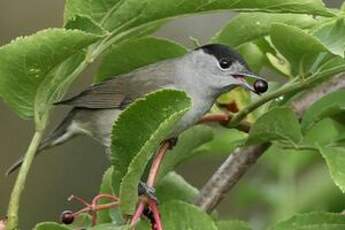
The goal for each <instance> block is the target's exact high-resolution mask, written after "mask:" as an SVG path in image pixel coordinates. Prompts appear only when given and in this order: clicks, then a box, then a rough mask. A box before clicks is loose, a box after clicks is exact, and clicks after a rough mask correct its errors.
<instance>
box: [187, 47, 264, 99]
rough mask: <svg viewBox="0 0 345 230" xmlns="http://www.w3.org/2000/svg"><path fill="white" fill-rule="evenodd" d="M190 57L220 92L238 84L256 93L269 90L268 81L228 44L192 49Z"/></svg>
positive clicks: (195, 66) (200, 73) (201, 73)
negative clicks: (258, 74)
mask: <svg viewBox="0 0 345 230" xmlns="http://www.w3.org/2000/svg"><path fill="white" fill-rule="evenodd" d="M189 58H190V59H192V63H193V66H194V68H196V69H197V72H198V73H199V76H202V77H203V78H206V82H207V84H209V85H210V86H212V88H214V89H216V90H218V91H219V92H226V91H227V90H230V89H232V88H234V87H236V86H242V87H244V88H246V89H248V90H250V91H252V92H254V93H256V94H261V93H264V92H266V91H267V88H268V85H267V82H266V81H265V80H264V79H263V78H261V77H259V76H257V75H256V74H254V73H253V72H251V71H250V69H249V67H248V65H247V63H246V62H245V60H244V59H243V58H242V57H241V55H240V54H239V53H237V52H236V51H234V50H233V49H231V48H229V47H228V46H225V45H221V44H208V45H204V46H201V47H198V48H197V49H195V50H193V51H191V52H190V54H189ZM250 79H251V80H250ZM204 80H205V79H204ZM204 82H205V81H204ZM250 82H251V83H250Z"/></svg>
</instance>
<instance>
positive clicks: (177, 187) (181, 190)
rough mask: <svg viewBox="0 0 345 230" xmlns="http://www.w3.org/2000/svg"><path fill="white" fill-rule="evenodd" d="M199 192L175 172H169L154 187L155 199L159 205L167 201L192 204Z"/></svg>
mask: <svg viewBox="0 0 345 230" xmlns="http://www.w3.org/2000/svg"><path fill="white" fill-rule="evenodd" d="M198 193H199V191H198V189H196V188H195V187H193V186H192V185H190V184H189V183H188V182H187V181H185V179H184V178H183V177H182V176H180V175H178V174H177V173H175V172H170V173H168V174H167V175H166V176H164V178H163V179H162V180H160V181H159V183H158V185H157V187H156V194H157V198H158V200H159V201H160V202H161V203H164V202H167V201H169V200H182V201H185V202H188V203H193V201H194V200H195V198H196V196H197V195H198Z"/></svg>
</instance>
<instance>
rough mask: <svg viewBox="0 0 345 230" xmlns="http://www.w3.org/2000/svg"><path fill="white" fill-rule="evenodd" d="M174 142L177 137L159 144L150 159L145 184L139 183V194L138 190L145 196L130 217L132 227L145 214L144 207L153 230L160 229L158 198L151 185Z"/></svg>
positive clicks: (153, 183)
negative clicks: (149, 212) (147, 211)
mask: <svg viewBox="0 0 345 230" xmlns="http://www.w3.org/2000/svg"><path fill="white" fill-rule="evenodd" d="M176 142H177V138H171V139H168V140H165V141H163V142H162V143H161V146H160V148H159V150H158V152H157V153H156V155H155V157H154V159H153V161H152V165H151V169H150V173H149V176H148V178H147V181H146V184H144V183H140V184H139V194H140V193H141V191H140V190H142V193H144V194H146V196H144V199H141V200H140V202H139V204H138V206H137V209H136V211H135V213H134V214H133V216H132V219H131V226H132V227H133V226H134V225H135V224H136V223H137V222H138V221H139V220H140V217H141V216H142V215H143V214H144V215H145V208H146V210H147V209H148V210H150V211H151V212H152V215H151V214H150V215H149V216H147V215H145V216H146V217H148V218H149V219H150V221H151V223H152V229H154V230H161V229H162V224H161V219H160V214H159V210H158V200H157V198H156V196H155V194H154V188H153V186H154V185H155V182H156V179H157V175H158V172H159V167H160V165H161V162H162V160H163V158H164V156H165V153H166V152H167V151H168V150H169V149H172V148H173V147H174V145H176ZM145 198H146V199H145Z"/></svg>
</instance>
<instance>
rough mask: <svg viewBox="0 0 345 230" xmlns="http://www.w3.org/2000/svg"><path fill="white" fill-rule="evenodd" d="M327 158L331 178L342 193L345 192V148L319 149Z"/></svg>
mask: <svg viewBox="0 0 345 230" xmlns="http://www.w3.org/2000/svg"><path fill="white" fill-rule="evenodd" d="M319 149H320V153H321V155H322V156H323V158H325V160H326V163H327V166H328V169H329V171H330V174H331V177H332V179H333V181H334V182H335V184H336V185H337V186H338V187H339V188H340V190H341V191H342V192H345V168H344V165H345V149H344V147H319Z"/></svg>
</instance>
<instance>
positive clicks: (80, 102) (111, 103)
mask: <svg viewBox="0 0 345 230" xmlns="http://www.w3.org/2000/svg"><path fill="white" fill-rule="evenodd" d="M125 82H126V81H125V80H124V79H112V80H108V81H105V82H103V83H100V84H97V85H93V86H91V87H89V88H87V89H86V90H85V91H83V92H81V93H80V94H78V95H77V96H74V97H71V98H68V99H66V100H62V101H59V102H57V103H55V105H71V106H74V107H79V108H91V109H106V108H121V107H123V106H124V104H128V103H129V101H131V100H132V99H130V98H129V97H128V95H126V92H125V91H126V90H125V88H126V87H125Z"/></svg>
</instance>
